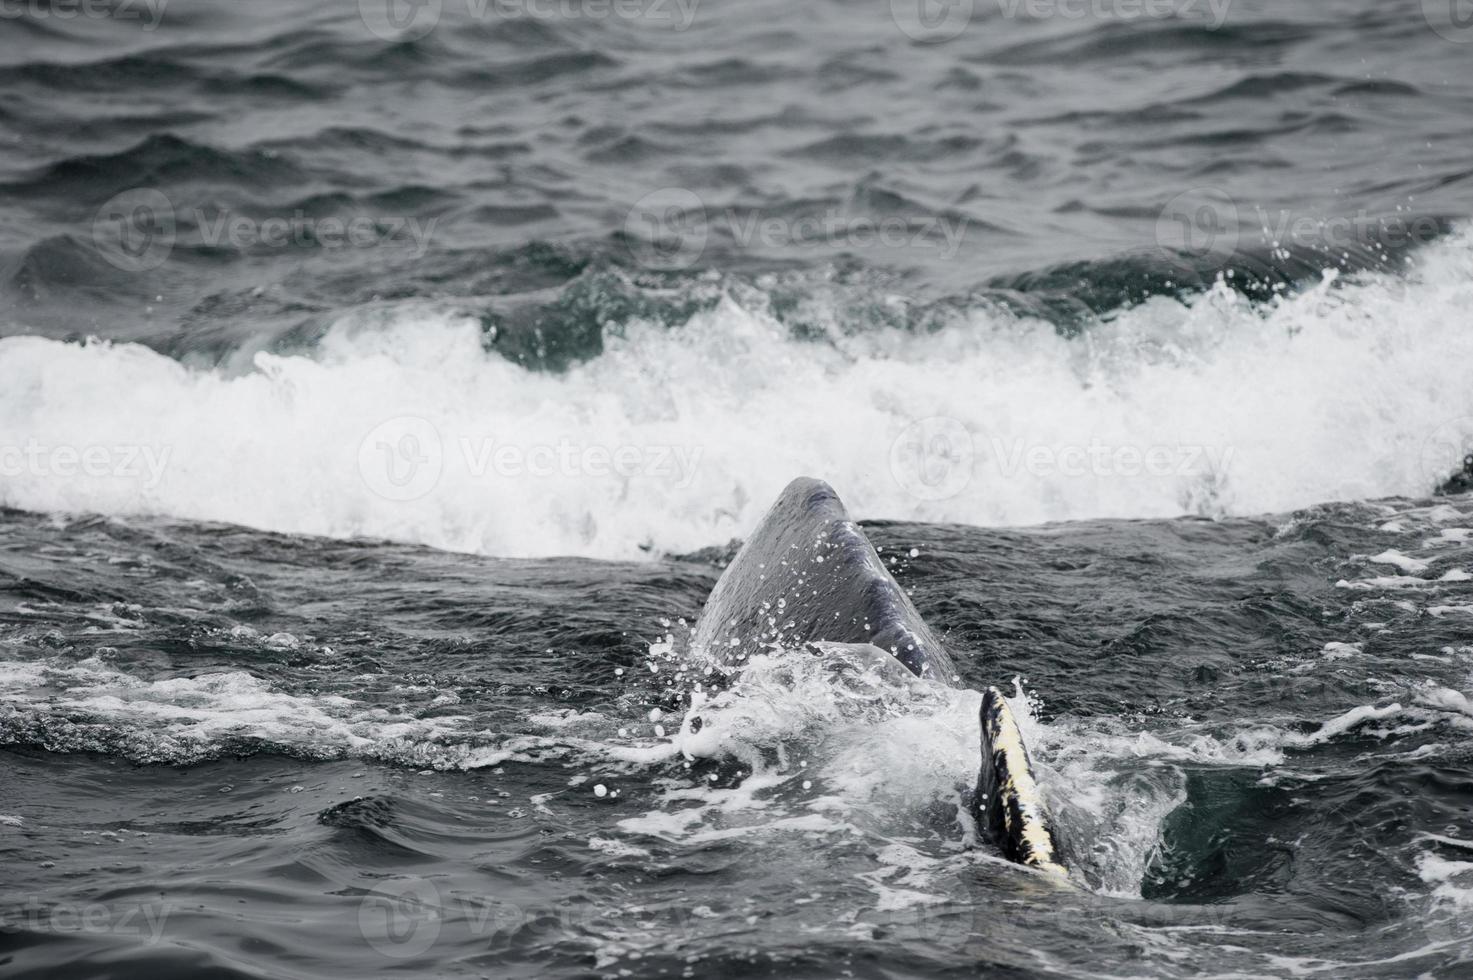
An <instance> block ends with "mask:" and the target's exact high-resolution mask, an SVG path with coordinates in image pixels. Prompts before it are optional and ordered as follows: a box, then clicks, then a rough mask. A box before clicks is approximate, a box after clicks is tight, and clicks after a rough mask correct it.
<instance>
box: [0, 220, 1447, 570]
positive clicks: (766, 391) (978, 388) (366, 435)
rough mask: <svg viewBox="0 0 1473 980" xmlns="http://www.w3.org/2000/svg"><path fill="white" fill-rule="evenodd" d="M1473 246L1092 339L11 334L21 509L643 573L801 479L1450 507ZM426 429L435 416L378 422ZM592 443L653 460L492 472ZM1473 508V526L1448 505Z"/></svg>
mask: <svg viewBox="0 0 1473 980" xmlns="http://www.w3.org/2000/svg"><path fill="white" fill-rule="evenodd" d="M1467 254H1468V239H1467V238H1466V237H1464V236H1461V235H1460V236H1458V237H1455V238H1453V239H1450V240H1449V241H1447V242H1444V243H1442V244H1439V245H1436V246H1433V247H1431V248H1429V249H1427V250H1426V252H1425V253H1424V254H1423V256H1422V258H1421V262H1420V266H1419V269H1418V270H1417V271H1416V272H1415V274H1414V275H1413V277H1412V279H1410V280H1408V281H1402V280H1390V279H1385V280H1381V279H1375V278H1371V279H1368V280H1367V281H1365V282H1363V283H1359V284H1349V285H1344V284H1342V285H1339V286H1336V287H1334V288H1332V287H1330V286H1328V285H1326V286H1324V287H1322V288H1318V289H1315V290H1312V291H1310V292H1309V293H1307V294H1304V295H1300V296H1297V297H1295V298H1292V299H1288V300H1285V301H1282V302H1280V303H1278V304H1275V305H1273V306H1269V307H1264V306H1254V305H1251V304H1249V303H1247V302H1245V301H1244V300H1242V299H1241V298H1240V297H1238V296H1236V295H1235V294H1232V293H1231V292H1229V291H1228V290H1226V289H1224V288H1219V289H1216V290H1214V291H1212V292H1210V293H1208V294H1205V295H1202V296H1200V297H1197V298H1195V299H1193V300H1191V301H1189V302H1187V303H1181V302H1178V301H1176V300H1174V299H1168V298H1156V299H1153V300H1151V301H1149V302H1147V303H1145V304H1143V305H1141V306H1139V307H1136V308H1133V309H1130V310H1127V311H1123V312H1120V313H1119V314H1118V315H1116V316H1114V317H1112V318H1110V319H1109V321H1108V322H1106V323H1103V324H1098V325H1095V326H1094V327H1092V328H1091V329H1090V330H1089V331H1088V332H1087V333H1086V334H1085V335H1084V336H1083V337H1081V338H1078V339H1074V340H1066V339H1064V338H1062V337H1060V336H1059V334H1058V332H1057V331H1056V330H1055V328H1054V327H1053V326H1052V325H1050V324H1048V323H1044V322H1039V321H1027V320H1017V319H1014V318H1011V317H1009V316H1007V315H1005V314H1002V313H998V312H996V311H995V310H992V309H990V308H988V309H981V308H979V309H976V310H973V311H971V312H969V313H965V314H959V315H957V316H956V317H955V318H954V319H953V321H952V322H950V323H949V324H946V325H943V326H942V327H941V328H940V329H938V330H936V331H934V332H927V333H916V334H911V333H902V332H899V331H894V330H876V331H870V332H866V333H862V334H858V335H846V334H845V333H844V332H843V331H842V330H840V329H838V328H837V327H836V328H834V330H833V332H832V336H830V337H829V338H827V342H814V341H810V340H795V339H793V338H792V337H791V336H790V334H789V331H788V330H787V329H786V328H785V327H784V326H783V325H781V324H780V323H778V322H777V320H775V319H774V318H773V317H772V316H771V315H770V313H769V312H768V311H767V310H766V309H765V308H764V305H763V304H764V302H765V301H764V299H763V298H762V297H761V296H760V295H758V294H756V292H755V291H753V290H745V291H742V292H741V293H740V301H739V300H738V299H737V298H734V297H735V296H736V295H737V294H735V293H734V294H733V296H728V297H727V298H726V299H724V300H723V301H722V302H720V303H719V305H717V306H716V307H715V308H714V309H710V310H707V311H705V312H701V313H699V314H697V315H695V316H693V317H692V318H691V319H690V320H689V322H686V323H684V324H677V325H675V326H673V327H666V326H664V325H660V324H654V323H648V322H643V321H639V320H631V321H628V322H624V323H616V324H611V325H610V329H609V330H608V331H607V333H608V336H607V342H606V346H605V351H604V353H603V354H602V355H601V356H599V357H597V358H595V359H594V360H592V361H591V362H589V363H587V364H584V365H582V366H578V367H575V368H573V369H572V370H570V371H568V372H566V373H565V374H560V375H553V374H546V373H534V372H530V371H527V370H524V369H523V368H521V367H518V366H516V365H514V364H511V363H509V362H507V361H505V360H503V359H502V358H501V357H499V356H498V355H496V354H494V353H488V352H487V351H486V350H484V349H483V347H482V344H481V335H480V326H479V323H478V321H477V320H476V319H475V318H473V317H472V316H469V315H465V314H462V313H458V312H455V311H453V310H447V309H446V308H444V307H436V306H432V305H427V304H424V303H406V304H401V305H398V306H390V307H373V308H368V309H364V310H357V311H352V312H350V313H348V314H345V315H344V316H343V318H342V319H341V321H340V322H339V323H338V324H336V325H335V326H334V327H333V328H332V330H331V331H330V332H329V333H328V335H327V336H326V338H325V339H324V340H323V342H322V343H321V344H320V345H319V347H318V348H317V349H316V350H315V351H314V352H313V353H312V354H311V355H310V356H278V355H271V354H260V355H258V356H256V357H255V359H254V361H253V362H252V363H251V364H250V365H248V366H247V367H246V369H245V371H244V373H239V374H232V373H229V372H226V371H214V370H198V369H194V368H187V367H184V366H183V365H181V364H179V363H178V362H175V361H173V360H170V359H168V358H166V357H162V356H160V355H157V354H155V353H152V352H151V351H148V350H146V349H144V348H141V347H136V346H130V345H110V344H101V343H91V344H87V345H79V344H72V343H61V342H56V341H50V340H42V339H38V338H34V337H25V336H11V337H8V338H6V339H4V340H0V378H3V384H0V433H3V441H4V442H5V444H6V446H8V447H10V448H11V449H14V448H16V447H25V446H27V445H31V444H34V445H36V446H39V447H41V448H42V449H44V450H45V451H46V452H47V453H48V454H52V455H48V456H46V457H45V458H44V459H43V460H42V465H39V466H36V467H30V468H23V471H22V472H19V473H9V472H7V475H6V476H5V477H4V478H3V479H0V503H3V504H6V505H10V506H15V507H22V508H27V509H31V510H37V511H62V512H76V511H93V512H101V513H107V514H139V513H161V514H167V515H173V516H177V517H183V518H191V519H203V520H223V521H231V522H236V523H240V524H245V525H249V526H253V527H260V528H268V529H273V530H279V531H285V532H300V533H311V534H323V535H330V536H336V537H346V536H354V535H368V536H380V537H386V538H392V539H398V540H405V541H412V542H422V543H426V544H431V545H434V546H437V547H442V548H449V549H455V550H464V551H476V552H484V553H491V554H499V555H551V554H582V555H593V556H619V557H640V556H642V555H644V554H646V552H644V551H642V550H641V548H640V546H641V545H645V544H651V545H653V546H655V548H657V549H666V550H676V551H678V550H685V549H692V548H697V547H702V546H705V545H709V544H711V543H713V542H720V541H725V540H727V539H729V538H730V537H732V536H734V535H737V534H740V533H742V532H744V531H746V530H747V529H749V528H750V527H751V526H752V523H753V522H754V520H755V519H756V517H757V516H758V514H759V513H760V511H761V510H762V509H763V508H765V507H766V506H767V504H768V502H769V501H770V500H771V499H772V498H773V497H774V496H775V495H776V493H777V492H778V491H779V490H780V489H781V487H782V486H783V485H784V484H785V483H786V482H787V481H788V480H789V479H791V478H792V477H794V476H795V475H798V474H803V473H808V474H813V475H818V476H822V477H824V478H826V479H828V480H830V481H831V482H832V483H833V484H834V485H835V486H836V488H837V489H838V490H839V491H840V493H841V494H843V495H844V497H845V499H846V501H848V502H849V504H850V505H851V507H852V509H853V510H854V511H855V512H856V514H858V515H859V516H863V517H890V518H912V519H922V520H938V521H958V522H963V523H972V524H981V525H1009V524H1028V523H1035V522H1042V521H1049V520H1064V519H1077V518H1091V517H1107V516H1115V517H1158V516H1170V515H1177V514H1181V513H1184V512H1195V513H1204V514H1209V515H1216V514H1225V513H1226V514H1258V513H1263V512H1282V511H1286V510H1289V509H1292V508H1295V507H1299V506H1301V505H1307V504H1311V503H1316V502H1320V501H1326V500H1348V499H1358V498H1367V497H1382V496H1389V495H1397V494H1402V495H1414V496H1415V495H1425V494H1426V493H1427V492H1428V491H1429V490H1430V488H1431V487H1432V485H1433V484H1434V483H1435V482H1436V480H1437V479H1438V477H1439V476H1443V475H1445V473H1442V472H1439V470H1440V469H1441V468H1442V467H1443V465H1444V462H1445V461H1443V460H1442V459H1441V456H1440V455H1438V453H1441V452H1442V448H1443V447H1444V444H1446V445H1452V444H1454V443H1457V442H1458V441H1459V440H1464V441H1466V442H1473V385H1470V384H1468V383H1467V365H1468V364H1469V363H1473V332H1470V331H1467V330H1465V329H1463V327H1464V325H1465V323H1466V311H1467V310H1468V309H1469V308H1470V306H1473V271H1470V269H1473V266H1470V264H1469V263H1468V261H1467ZM821 302H822V301H821V299H820V298H818V297H817V296H816V297H815V298H814V300H813V303H812V304H811V305H813V306H814V307H816V308H817V307H820V306H821ZM817 318H818V319H819V320H820V321H821V320H822V319H823V317H822V311H821V310H819V313H818V314H817ZM8 332H10V333H14V332H15V330H14V329H12V330H10V331H8ZM1250 391H1251V392H1252V397H1251V398H1248V397H1245V395H1244V393H1245V392H1250ZM935 416H945V417H948V418H950V419H953V420H955V422H956V427H954V428H952V429H948V430H945V432H946V433H950V435H951V436H956V435H957V434H958V433H960V434H961V439H960V440H958V439H953V444H952V445H951V450H950V455H949V456H948V454H945V453H943V454H940V455H937V456H936V457H935V458H932V459H928V461H927V466H926V467H925V468H924V469H918V468H917V467H916V466H915V465H914V464H915V461H914V460H910V461H909V462H907V458H906V457H904V456H903V454H902V455H901V456H898V457H897V460H898V462H897V468H898V472H899V476H898V477H897V476H896V470H892V466H891V461H892V457H891V453H892V448H894V447H895V446H896V445H897V439H899V437H901V436H902V434H903V433H905V432H906V430H907V428H908V427H910V426H911V425H912V424H913V423H916V422H917V421H919V420H923V419H927V418H931V417H935ZM405 417H412V418H414V419H420V420H423V424H424V425H426V426H428V427H429V428H428V430H418V429H413V426H415V425H418V424H419V423H402V424H399V425H398V427H397V428H396V427H394V426H390V428H389V429H386V430H385V429H379V428H378V427H379V426H380V424H381V423H384V422H385V421H386V420H391V419H396V418H405ZM405 425H409V426H410V427H411V428H410V429H405V428H404V426H405ZM426 431H427V432H428V436H427V438H426V439H423V440H418V441H412V442H409V443H406V442H404V441H403V440H402V437H403V436H405V435H414V436H420V435H425V432H426ZM431 443H433V445H431ZM967 443H969V445H968V444H967ZM563 445H567V446H570V447H571V448H572V450H573V451H575V452H582V451H583V450H590V449H596V450H598V451H599V452H614V451H617V450H619V449H620V448H621V447H625V448H627V449H628V451H629V452H631V453H633V454H634V455H633V457H630V458H631V459H634V458H636V457H637V466H636V467H635V469H634V472H633V474H632V475H629V476H625V477H620V476H614V475H589V474H588V473H587V472H585V471H583V463H582V462H579V463H577V464H576V467H575V468H576V469H578V471H577V472H574V471H572V470H571V469H569V468H568V467H566V466H563V464H561V463H559V464H557V467H555V469H554V471H553V472H551V473H549V474H548V475H542V476H531V475H526V473H525V472H524V471H523V472H522V474H521V475H502V474H504V470H501V471H499V470H498V469H497V468H496V467H495V466H492V465H490V463H491V455H490V452H491V451H493V450H494V449H496V448H498V447H509V448H510V449H511V450H512V451H514V452H521V453H527V452H531V451H533V450H534V449H535V448H536V447H547V448H548V449H549V450H553V451H556V450H558V447H560V446H563ZM900 445H902V446H904V445H906V443H904V442H903V441H902V442H901V443H900ZM928 445H930V443H928ZM465 446H469V447H471V449H472V450H473V451H472V452H470V453H469V454H467V453H466V452H465V451H464V448H463V447H465ZM1094 446H1100V447H1104V448H1105V449H1106V450H1109V451H1111V452H1114V451H1117V450H1119V451H1125V452H1127V453H1131V454H1139V453H1146V452H1149V451H1151V450H1153V449H1158V448H1164V449H1165V450H1167V451H1168V453H1169V455H1170V458H1171V461H1172V464H1173V465H1172V468H1171V472H1170V473H1167V474H1165V475H1153V474H1152V473H1150V472H1145V471H1143V470H1142V469H1141V463H1140V462H1139V461H1137V462H1136V463H1135V464H1134V465H1133V467H1132V465H1130V464H1129V463H1128V462H1127V461H1126V460H1125V459H1123V458H1121V457H1116V456H1113V455H1112V456H1110V457H1109V459H1108V460H1107V461H1106V462H1105V463H1104V464H1102V465H1100V464H1096V463H1094V462H1088V461H1086V462H1084V464H1083V465H1084V469H1083V470H1082V471H1079V472H1078V475H1064V471H1068V472H1070V473H1074V472H1075V471H1076V466H1077V465H1078V464H1079V463H1080V460H1081V458H1082V457H1079V456H1078V453H1079V452H1085V451H1092V449H1091V447H1094ZM3 448H5V447H0V449H3ZM58 449H66V450H67V451H68V452H71V451H77V452H81V451H86V450H99V451H103V452H104V456H101V457H98V458H99V460H102V461H103V462H107V463H108V467H111V468H108V467H103V468H102V469H101V470H98V471H96V472H94V473H93V474H92V475H86V474H78V473H77V472H75V470H76V465H75V463H71V464H67V465H66V466H63V467H61V468H62V469H66V470H67V472H68V473H69V474H70V475H63V474H62V473H61V472H59V471H58V460H57V458H56V457H55V455H54V453H55V451H57V450H58ZM114 450H117V451H119V452H122V451H125V450H138V451H144V450H146V451H147V453H149V454H152V455H151V456H147V458H148V459H153V460H154V461H155V462H158V461H160V460H162V461H163V463H164V465H163V466H162V467H161V468H160V469H159V471H158V472H157V473H155V472H153V470H152V469H150V468H147V467H142V461H146V460H143V459H142V458H141V457H140V458H135V459H134V461H133V462H134V463H135V469H137V472H135V473H134V474H133V475H128V474H126V473H120V472H117V470H118V469H119V468H121V467H122V464H123V462H124V460H123V459H122V458H121V457H120V456H114V455H109V454H111V453H113V451H114ZM431 450H437V451H434V452H432V451H431ZM1199 450H1200V452H1199ZM401 457H402V458H401ZM657 457H658V458H657ZM1035 457H1036V458H1035ZM406 458H413V459H415V460H420V459H423V460H432V459H436V458H438V460H439V465H438V470H439V472H438V475H436V474H435V473H434V472H433V471H434V470H435V469H436V468H437V467H436V466H434V465H432V464H431V463H429V462H426V463H425V465H424V466H418V464H416V466H415V468H414V469H413V471H412V473H411V472H410V471H409V470H405V471H403V472H400V471H399V470H397V469H396V470H394V471H393V472H392V473H390V471H389V470H388V469H386V467H387V466H388V465H389V463H390V462H392V461H393V460H399V461H400V462H403V459H406ZM579 458H580V460H581V459H582V458H583V457H581V456H580V457H579ZM1037 459H1042V460H1044V462H1043V463H1039V462H1037V461H1036V460H1037ZM682 460H683V461H684V462H683V463H682V462H681V461H682ZM948 460H950V462H948ZM1031 460H1032V461H1031ZM1048 461H1052V463H1049V462H1048ZM524 462H525V460H524ZM1448 462H1450V461H1448ZM406 465H407V464H406ZM605 465H607V463H605ZM949 466H950V467H952V468H951V469H948V467H949ZM375 467H377V469H375ZM1132 468H1133V469H1134V470H1136V471H1137V472H1135V475H1124V474H1122V473H1121V472H1120V470H1121V469H1127V470H1129V469H1132ZM390 476H392V477H393V478H394V479H395V480H400V479H402V480H403V481H404V483H403V485H395V484H386V483H385V481H386V479H388V478H389V477H390ZM421 480H423V481H424V483H425V485H424V486H420V485H419V482H417V481H421ZM938 488H940V490H941V491H942V492H941V493H940V494H938V493H936V492H934V491H936V490H937V489H938ZM953 490H954V491H955V492H954V493H951V492H950V491H953ZM405 495H408V496H409V497H411V498H412V499H398V498H399V497H403V496H405ZM1457 521H1462V522H1463V523H1464V525H1466V515H1462V514H1459V513H1458V512H1457V511H1456V510H1453V509H1451V508H1449V513H1448V515H1447V517H1446V522H1447V523H1454V522H1457Z"/></svg>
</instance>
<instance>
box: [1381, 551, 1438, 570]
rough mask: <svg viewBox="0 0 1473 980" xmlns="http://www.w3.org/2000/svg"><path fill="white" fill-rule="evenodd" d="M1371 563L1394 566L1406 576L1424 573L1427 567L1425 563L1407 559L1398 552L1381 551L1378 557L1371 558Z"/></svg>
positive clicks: (1415, 559)
mask: <svg viewBox="0 0 1473 980" xmlns="http://www.w3.org/2000/svg"><path fill="white" fill-rule="evenodd" d="M1371 561H1373V562H1375V563H1377V564H1378V565H1395V566H1396V567H1397V568H1399V569H1401V570H1402V571H1403V572H1406V573H1407V574H1408V575H1415V574H1416V573H1417V572H1425V571H1426V570H1427V566H1428V563H1427V562H1425V561H1422V560H1421V559H1419V558H1409V557H1407V556H1406V555H1404V554H1402V553H1401V552H1399V551H1383V552H1381V553H1380V554H1379V555H1376V556H1374V557H1373V558H1371Z"/></svg>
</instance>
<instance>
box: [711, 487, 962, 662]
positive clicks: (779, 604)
mask: <svg viewBox="0 0 1473 980" xmlns="http://www.w3.org/2000/svg"><path fill="white" fill-rule="evenodd" d="M818 641H828V642H833V643H873V644H874V645H875V646H877V647H879V648H880V649H882V650H885V651H887V652H889V653H892V654H894V656H895V657H896V659H898V660H899V661H900V662H901V663H903V664H905V666H906V667H908V668H910V670H911V672H912V673H915V674H917V675H918V676H921V677H927V678H931V679H934V680H937V681H940V682H941V683H943V684H952V685H954V684H956V683H957V680H958V679H957V674H956V670H955V668H954V667H953V665H952V662H951V657H949V656H948V655H947V653H946V649H945V648H944V647H943V646H942V645H941V643H940V641H939V640H937V639H936V637H935V636H934V635H932V633H931V631H930V629H929V628H928V627H927V626H926V624H925V622H924V621H923V620H922V619H921V616H920V613H918V612H916V609H915V606H914V605H912V604H911V601H910V599H909V597H907V596H906V594H905V592H904V590H902V589H901V588H900V586H899V585H898V584H897V583H896V581H895V579H894V578H893V577H892V576H891V575H890V573H889V572H888V571H887V570H886V569H885V565H884V562H882V561H881V560H880V556H879V555H878V554H877V553H876V552H875V549H874V546H873V545H871V544H870V542H869V539H868V538H866V537H865V536H864V532H863V531H862V530H860V528H859V526H858V525H857V524H855V523H854V522H853V521H852V520H850V519H849V515H848V513H847V512H846V511H845V510H844V504H843V503H842V502H841V501H840V500H839V497H838V495H837V494H836V493H834V491H833V488H831V487H830V486H829V485H828V484H827V483H824V482H823V481H821V480H813V479H806V478H805V479H798V480H794V481H793V482H792V483H790V484H788V487H787V489H786V490H784V491H783V492H782V495H781V496H779V497H778V499H777V502H776V503H775V504H773V505H772V509H771V510H769V511H768V512H767V516H766V517H764V518H763V519H762V523H760V524H759V525H758V526H757V528H756V530H754V531H753V532H752V534H751V536H750V537H748V538H747V542H746V544H745V545H743V546H742V549H741V551H740V552H738V553H737V556H736V558H735V559H733V560H732V563H731V565H730V566H729V567H728V568H727V569H726V572H725V573H724V574H723V575H722V576H721V580H720V581H718V582H717V583H716V588H715V589H713V590H712V592H711V597H710V598H709V599H707V600H706V608H705V609H704V611H702V613H701V618H700V620H699V621H698V622H697V624H696V632H695V637H694V643H695V645H696V648H697V649H704V650H706V651H708V652H709V653H711V654H714V655H718V656H721V657H723V658H724V659H726V660H728V661H733V660H736V659H738V657H739V655H740V654H744V653H745V654H747V655H752V654H755V653H760V652H762V651H763V650H765V649H768V648H769V647H770V646H771V645H773V644H778V645H780V646H783V647H786V648H791V647H794V646H798V645H801V644H803V643H808V642H818Z"/></svg>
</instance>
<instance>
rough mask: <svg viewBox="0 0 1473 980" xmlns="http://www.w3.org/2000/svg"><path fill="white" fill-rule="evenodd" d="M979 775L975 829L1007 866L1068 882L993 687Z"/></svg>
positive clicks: (1013, 725)
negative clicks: (997, 849) (991, 842)
mask: <svg viewBox="0 0 1473 980" xmlns="http://www.w3.org/2000/svg"><path fill="white" fill-rule="evenodd" d="M981 718H982V772H981V774H980V776H979V777H978V780H977V789H976V791H975V792H974V793H973V794H972V810H973V817H974V819H975V820H976V821H977V826H978V828H979V829H981V830H982V831H983V832H984V833H987V834H990V835H991V836H992V839H993V840H994V841H995V842H996V843H997V845H998V847H1000V848H1001V849H1002V852H1003V855H1004V856H1006V857H1007V858H1008V859H1009V860H1011V861H1016V862H1017V863H1019V864H1022V865H1025V866H1027V867H1030V868H1035V869H1037V870H1039V871H1043V872H1045V873H1047V874H1051V875H1057V876H1059V877H1061V878H1066V877H1068V871H1066V870H1065V868H1064V860H1063V856H1062V855H1061V853H1060V849H1059V837H1058V833H1057V832H1056V831H1055V830H1054V820H1053V817H1052V816H1051V815H1050V814H1049V811H1048V807H1046V806H1045V805H1044V802H1043V796H1042V795H1041V794H1040V793H1039V791H1038V783H1037V782H1036V781H1035V780H1034V778H1033V765H1032V762H1031V761H1030V760H1029V758H1028V749H1027V748H1026V747H1025V746H1024V745H1023V736H1022V733H1021V732H1019V731H1018V723H1017V721H1016V720H1015V719H1014V718H1013V712H1012V709H1010V708H1009V707H1008V703H1007V701H1005V700H1004V699H1003V696H1002V694H1001V693H1000V692H999V691H998V690H997V688H995V687H990V688H988V689H987V691H986V692H985V693H984V694H983V695H982V711H981Z"/></svg>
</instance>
